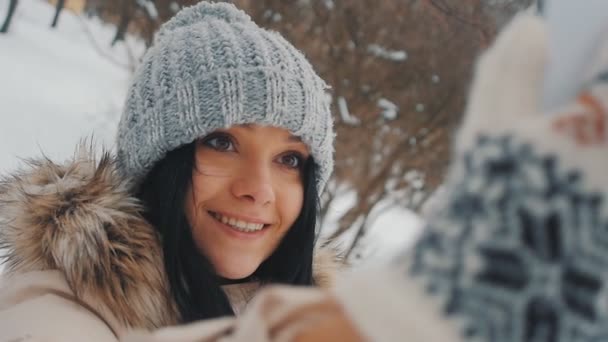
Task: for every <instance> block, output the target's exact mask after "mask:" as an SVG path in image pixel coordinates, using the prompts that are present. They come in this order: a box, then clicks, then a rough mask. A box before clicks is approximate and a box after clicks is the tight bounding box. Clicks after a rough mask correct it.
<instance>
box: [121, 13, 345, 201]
mask: <svg viewBox="0 0 608 342" xmlns="http://www.w3.org/2000/svg"><path fill="white" fill-rule="evenodd" d="M326 89H327V85H326V83H325V82H324V81H323V80H322V79H321V78H319V76H317V74H316V73H315V72H314V70H313V68H312V66H311V65H310V63H309V62H308V61H307V60H306V58H305V57H304V56H303V55H302V53H300V52H299V51H298V50H296V49H295V48H294V47H293V46H292V45H291V44H290V43H289V42H287V41H286V40H285V39H284V38H283V37H282V36H281V35H280V34H278V33H276V32H273V31H268V30H265V29H262V28H260V27H258V26H257V25H256V24H255V23H254V22H253V21H252V20H251V19H250V17H249V16H248V15H247V14H246V13H245V12H243V11H241V10H238V9H237V8H236V7H234V6H233V5H231V4H226V3H207V2H201V3H199V4H197V5H195V6H192V7H188V8H185V9H183V10H181V11H180V12H179V13H178V14H177V15H175V17H173V18H172V19H171V20H169V21H168V22H167V23H166V24H164V25H163V26H162V27H161V29H160V30H159V32H158V33H157V35H156V38H155V42H154V44H153V46H152V47H151V48H150V49H149V50H148V52H147V53H146V54H145V56H144V58H143V61H142V63H141V65H140V66H139V68H138V70H136V72H135V75H134V79H133V82H132V85H131V87H130V90H129V92H128V96H127V100H126V105H125V107H124V112H123V115H122V118H121V120H120V124H119V127H118V136H117V155H118V163H119V167H120V169H121V170H122V172H124V174H125V175H126V176H128V177H130V178H131V179H132V180H133V181H134V182H135V183H136V184H137V183H139V182H141V180H142V178H143V177H144V176H145V175H146V174H147V172H148V171H149V170H150V169H151V168H152V167H153V165H154V164H155V163H156V162H158V161H159V160H161V159H162V158H163V157H164V156H165V154H166V153H167V152H169V151H171V150H173V149H175V148H177V147H179V146H181V145H184V144H188V143H191V142H192V141H194V140H196V139H197V138H201V137H204V136H205V135H207V134H209V133H211V132H213V131H214V130H216V129H220V128H227V127H230V126H233V125H239V124H258V125H265V126H275V127H282V128H285V129H287V130H289V131H290V132H291V133H292V134H294V135H296V136H298V137H300V138H301V139H302V141H303V142H304V143H305V144H307V145H308V147H309V148H310V151H311V155H312V157H313V158H314V160H315V162H316V163H317V164H318V166H319V167H318V170H317V190H318V191H319V193H321V192H322V191H323V188H324V186H325V183H326V182H327V180H328V178H329V176H330V174H331V172H332V169H333V140H334V133H333V121H332V117H331V112H330V109H329V105H330V100H329V99H330V98H329V95H328V94H327V93H326Z"/></svg>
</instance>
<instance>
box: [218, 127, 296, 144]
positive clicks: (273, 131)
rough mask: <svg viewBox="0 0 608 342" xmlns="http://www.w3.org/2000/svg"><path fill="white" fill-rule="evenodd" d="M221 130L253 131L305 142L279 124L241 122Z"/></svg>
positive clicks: (264, 135)
mask: <svg viewBox="0 0 608 342" xmlns="http://www.w3.org/2000/svg"><path fill="white" fill-rule="evenodd" d="M220 131H224V132H229V133H230V132H234V133H239V132H247V133H252V134H256V135H257V134H259V135H260V136H262V137H268V138H270V137H273V138H278V139H282V140H285V141H288V142H296V143H303V141H302V139H301V138H300V137H298V136H296V135H294V134H293V133H291V131H289V130H288V129H286V128H283V127H277V126H264V125H259V124H239V125H233V126H230V127H228V128H224V129H221V130H220Z"/></svg>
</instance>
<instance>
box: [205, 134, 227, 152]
mask: <svg viewBox="0 0 608 342" xmlns="http://www.w3.org/2000/svg"><path fill="white" fill-rule="evenodd" d="M203 144H205V145H206V146H209V147H211V148H212V149H214V150H217V151H234V144H233V143H232V140H230V138H229V137H227V136H223V135H216V136H212V137H209V138H207V139H205V140H203Z"/></svg>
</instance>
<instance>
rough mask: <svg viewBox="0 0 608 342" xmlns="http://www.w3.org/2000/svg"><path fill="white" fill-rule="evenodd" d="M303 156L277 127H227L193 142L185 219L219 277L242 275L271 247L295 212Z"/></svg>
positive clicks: (301, 190) (299, 205)
mask: <svg viewBox="0 0 608 342" xmlns="http://www.w3.org/2000/svg"><path fill="white" fill-rule="evenodd" d="M308 157H309V151H308V148H307V146H306V145H305V144H304V143H303V142H302V141H300V139H298V138H297V137H295V136H293V135H291V134H290V133H289V131H287V130H285V129H282V128H276V127H267V126H258V125H241V126H233V127H231V128H229V129H225V130H218V131H215V132H213V133H211V134H209V135H208V136H206V137H205V138H202V139H200V140H199V141H197V142H196V153H195V168H194V170H193V173H192V186H191V187H190V189H189V191H188V193H187V195H186V203H185V204H186V206H185V207H186V216H187V218H188V221H189V223H190V226H191V227H192V236H193V237H194V240H195V242H196V245H197V247H198V249H199V250H200V251H201V253H203V254H204V255H205V256H207V257H208V258H209V260H210V261H211V263H212V264H213V266H214V268H215V271H216V272H217V274H218V275H219V276H221V277H224V278H228V279H241V278H245V277H247V276H249V275H251V274H252V273H253V272H254V271H255V270H256V269H257V268H258V266H259V265H260V264H261V263H262V262H263V261H264V260H266V258H268V257H269V256H270V255H271V254H272V253H273V251H274V250H275V249H276V248H277V246H278V245H279V243H280V242H281V240H282V239H283V237H284V236H285V234H286V233H287V231H288V230H289V229H290V228H291V226H292V225H293V223H294V222H295V220H296V218H297V217H298V215H299V214H300V211H301V209H302V203H303V197H304V188H303V184H302V166H303V164H304V161H305V160H306V159H307V158H308Z"/></svg>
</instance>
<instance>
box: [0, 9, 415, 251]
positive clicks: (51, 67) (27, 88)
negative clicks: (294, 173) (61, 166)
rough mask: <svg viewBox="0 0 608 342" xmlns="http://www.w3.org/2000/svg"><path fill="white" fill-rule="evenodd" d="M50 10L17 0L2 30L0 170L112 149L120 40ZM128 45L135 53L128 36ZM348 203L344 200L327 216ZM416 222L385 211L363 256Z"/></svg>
mask: <svg viewBox="0 0 608 342" xmlns="http://www.w3.org/2000/svg"><path fill="white" fill-rule="evenodd" d="M7 8H8V0H0V18H2V19H1V20H3V19H4V17H5V15H6V9H7ZM53 14H54V8H53V7H52V6H51V5H49V4H48V3H46V2H44V1H41V0H27V1H20V2H19V5H18V7H17V12H16V14H15V17H14V18H13V21H12V24H11V27H10V30H9V33H8V34H7V35H2V34H0V108H1V109H0V173H4V172H6V171H9V170H11V169H14V168H16V167H17V166H18V165H19V163H20V160H19V158H24V157H25V158H27V157H32V156H37V155H39V154H40V153H41V152H44V153H45V154H47V155H48V156H49V157H51V158H53V159H59V160H62V159H65V158H67V157H69V156H70V155H71V153H72V152H73V149H74V146H75V144H76V143H77V142H78V141H79V140H81V139H83V138H86V137H89V136H91V135H92V134H94V138H95V140H96V141H97V142H98V143H100V144H105V145H106V146H107V147H112V141H113V139H114V134H115V132H116V127H117V124H118V120H119V117H120V113H121V108H122V104H123V101H124V96H125V94H126V90H127V87H128V83H129V78H130V72H129V71H128V68H126V67H124V66H125V65H128V61H129V58H128V54H127V52H126V51H127V50H126V48H125V45H124V44H122V43H119V44H117V45H116V46H115V47H114V48H110V46H109V43H110V41H111V39H112V37H113V34H114V30H115V28H113V27H111V26H108V25H104V24H102V23H101V22H99V21H98V20H96V19H89V18H84V17H79V16H76V15H74V14H72V13H70V12H68V11H64V12H63V13H62V14H61V17H60V20H59V25H58V27H57V28H55V29H51V28H50V23H51V20H52V17H53ZM129 46H132V48H133V50H136V52H135V53H134V54H135V55H136V56H137V54H138V53H140V52H141V49H142V44H141V43H137V42H135V41H134V40H133V39H131V38H130V39H129ZM348 205H349V199H348V198H345V199H344V201H342V202H341V203H338V204H337V205H336V206H335V207H334V208H333V210H334V212H333V213H330V216H331V215H333V217H335V216H337V215H339V214H340V212H342V211H344V210H346V209H347V208H348ZM330 221H331V220H330ZM329 223H330V222H329ZM421 225H422V223H421V220H420V219H419V218H418V217H417V216H416V215H415V214H413V213H411V212H410V211H408V210H405V209H400V208H395V209H393V210H390V211H388V212H386V213H385V214H384V215H382V216H381V217H380V218H379V219H378V220H377V222H376V224H375V225H374V226H373V227H372V229H371V230H370V233H369V234H368V236H367V237H366V241H369V248H370V251H371V252H372V253H371V254H370V255H369V260H366V261H367V262H374V261H384V260H386V259H388V258H389V257H390V256H392V255H394V254H396V253H398V252H399V251H401V250H403V249H404V248H406V247H407V246H409V245H410V244H411V241H413V239H414V237H415V236H416V235H417V234H418V233H419V232H420V227H421Z"/></svg>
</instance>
